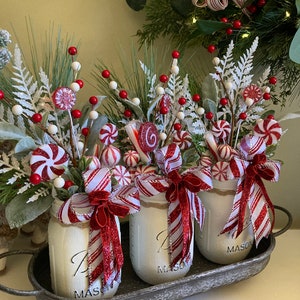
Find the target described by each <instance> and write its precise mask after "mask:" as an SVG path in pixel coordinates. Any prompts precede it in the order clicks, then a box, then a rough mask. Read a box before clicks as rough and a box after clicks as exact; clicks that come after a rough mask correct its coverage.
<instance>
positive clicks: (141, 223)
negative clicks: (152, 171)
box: [129, 193, 194, 285]
mask: <svg viewBox="0 0 300 300" xmlns="http://www.w3.org/2000/svg"><path fill="white" fill-rule="evenodd" d="M140 202H141V209H140V211H139V212H138V213H135V214H132V215H130V216H129V241H130V259H131V263H132V266H133V269H134V271H135V272H136V274H137V275H138V276H139V277H140V278H141V279H142V280H143V281H145V282H147V283H149V284H153V285H154V284H159V283H163V282H168V281H172V280H176V279H179V278H182V277H184V276H185V275H186V273H187V272H188V271H189V269H190V267H191V264H192V260H193V254H194V238H192V240H191V244H190V248H189V257H190V259H189V261H188V262H182V263H178V264H176V265H175V266H174V268H173V269H171V267H170V255H169V248H168V245H169V238H168V202H167V200H166V198H165V193H160V194H158V195H156V196H152V197H146V196H144V195H142V194H140ZM191 224H193V222H191Z"/></svg>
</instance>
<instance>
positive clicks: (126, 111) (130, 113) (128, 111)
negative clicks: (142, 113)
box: [124, 108, 132, 118]
mask: <svg viewBox="0 0 300 300" xmlns="http://www.w3.org/2000/svg"><path fill="white" fill-rule="evenodd" d="M124 117H126V118H131V117H132V111H131V110H130V109H128V108H127V109H125V110H124Z"/></svg>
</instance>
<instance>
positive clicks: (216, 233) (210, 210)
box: [195, 180, 254, 264]
mask: <svg viewBox="0 0 300 300" xmlns="http://www.w3.org/2000/svg"><path fill="white" fill-rule="evenodd" d="M236 187H237V180H228V181H217V180H213V189H212V190H210V191H206V192H199V197H200V199H201V201H202V203H203V205H204V207H205V210H206V212H205V220H204V226H203V229H202V231H200V229H199V226H197V225H195V227H196V228H195V241H196V244H197V247H198V249H199V251H200V252H201V254H202V255H203V256H204V257H205V258H207V259H208V260H210V261H212V262H215V263H218V264H231V263H234V262H238V261H240V260H243V259H244V258H246V256H247V255H248V254H249V252H250V250H251V248H252V244H253V242H254V234H253V229H252V224H251V222H250V217H249V208H248V207H247V211H246V215H245V229H244V230H243V232H242V233H241V234H240V235H239V236H238V237H237V238H235V237H232V236H231V235H230V234H229V233H222V234H221V232H222V230H223V228H224V226H225V224H226V223H227V221H228V218H229V216H230V213H231V210H232V205H233V199H234V196H235V193H236Z"/></svg>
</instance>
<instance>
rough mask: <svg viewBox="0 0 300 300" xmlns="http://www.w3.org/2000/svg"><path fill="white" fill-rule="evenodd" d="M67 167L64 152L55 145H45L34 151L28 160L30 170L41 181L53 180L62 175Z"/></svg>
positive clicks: (66, 158) (66, 157)
mask: <svg viewBox="0 0 300 300" xmlns="http://www.w3.org/2000/svg"><path fill="white" fill-rule="evenodd" d="M67 165H68V156H67V154H66V152H65V150H64V149H63V148H61V147H59V146H58V145H56V144H45V145H42V146H40V147H39V148H37V149H35V150H34V151H33V152H32V155H31V158H30V168H31V171H32V172H33V173H35V174H38V175H40V176H41V178H42V180H43V181H48V180H51V179H54V178H56V177H58V176H60V175H62V174H63V173H64V168H65V167H66V166H67Z"/></svg>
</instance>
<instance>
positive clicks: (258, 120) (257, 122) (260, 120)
mask: <svg viewBox="0 0 300 300" xmlns="http://www.w3.org/2000/svg"><path fill="white" fill-rule="evenodd" d="M263 121H264V120H263V119H257V120H256V124H259V123H261V122H263Z"/></svg>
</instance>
